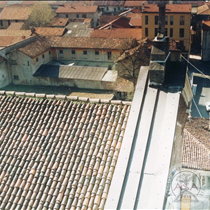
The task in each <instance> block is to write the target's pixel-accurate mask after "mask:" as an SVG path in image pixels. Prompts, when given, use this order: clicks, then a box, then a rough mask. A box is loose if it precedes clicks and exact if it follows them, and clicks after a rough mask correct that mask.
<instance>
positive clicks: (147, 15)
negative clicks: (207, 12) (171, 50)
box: [142, 4, 192, 51]
mask: <svg viewBox="0 0 210 210" xmlns="http://www.w3.org/2000/svg"><path fill="white" fill-rule="evenodd" d="M191 7H192V6H191V5H190V4H167V5H166V14H165V30H166V31H165V34H166V35H167V36H169V37H170V38H171V39H174V40H175V41H179V42H180V43H182V44H183V45H184V47H185V50H186V51H189V50H190V43H191V40H190V25H191ZM158 11H159V9H158V6H157V5H156V4H146V5H144V6H143V7H142V37H143V38H150V39H153V38H154V37H155V36H156V35H157V33H158Z"/></svg>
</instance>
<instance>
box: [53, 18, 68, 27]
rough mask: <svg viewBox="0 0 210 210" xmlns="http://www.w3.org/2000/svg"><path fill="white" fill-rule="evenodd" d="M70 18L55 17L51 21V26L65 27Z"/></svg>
mask: <svg viewBox="0 0 210 210" xmlns="http://www.w3.org/2000/svg"><path fill="white" fill-rule="evenodd" d="M68 20H69V19H68V18H55V19H54V20H53V21H52V22H51V26H54V27H56V26H58V27H65V26H66V25H67V23H68Z"/></svg>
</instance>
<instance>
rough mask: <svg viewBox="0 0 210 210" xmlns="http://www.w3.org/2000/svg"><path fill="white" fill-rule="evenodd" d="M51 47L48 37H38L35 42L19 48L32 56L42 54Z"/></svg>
mask: <svg viewBox="0 0 210 210" xmlns="http://www.w3.org/2000/svg"><path fill="white" fill-rule="evenodd" d="M50 48H51V46H50V44H49V42H48V40H47V39H46V38H44V37H43V38H38V39H37V40H35V41H34V42H32V43H30V44H28V45H26V46H24V47H21V48H19V49H18V50H19V51H20V52H22V53H24V54H26V55H28V56H30V57H32V58H34V57H36V56H38V55H40V54H42V53H43V52H45V51H47V50H49V49H50Z"/></svg>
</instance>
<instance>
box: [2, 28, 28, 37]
mask: <svg viewBox="0 0 210 210" xmlns="http://www.w3.org/2000/svg"><path fill="white" fill-rule="evenodd" d="M30 35H31V31H30V30H18V29H17V30H16V29H9V30H8V29H1V30H0V36H17V37H18V36H25V37H30Z"/></svg>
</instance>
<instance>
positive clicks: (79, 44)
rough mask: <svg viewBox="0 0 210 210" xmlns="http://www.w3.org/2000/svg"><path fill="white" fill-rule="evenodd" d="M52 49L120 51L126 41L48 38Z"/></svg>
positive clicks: (89, 38)
mask: <svg viewBox="0 0 210 210" xmlns="http://www.w3.org/2000/svg"><path fill="white" fill-rule="evenodd" d="M48 40H49V42H50V44H51V46H52V47H60V48H82V49H91V48H92V49H113V50H114V49H116V50H120V49H122V46H124V44H125V43H126V42H127V41H128V39H119V38H91V37H48Z"/></svg>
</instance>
